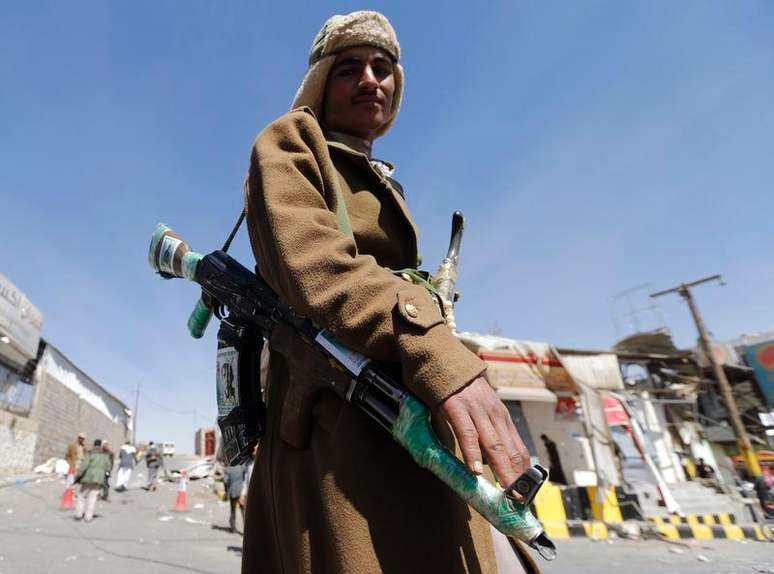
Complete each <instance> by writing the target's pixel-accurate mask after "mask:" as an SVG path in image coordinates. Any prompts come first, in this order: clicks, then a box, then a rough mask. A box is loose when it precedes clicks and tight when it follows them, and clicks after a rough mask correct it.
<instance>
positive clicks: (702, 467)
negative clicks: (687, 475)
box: [696, 458, 715, 479]
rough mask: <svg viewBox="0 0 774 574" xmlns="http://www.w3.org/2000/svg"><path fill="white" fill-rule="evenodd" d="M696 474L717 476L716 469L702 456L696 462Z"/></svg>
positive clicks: (702, 476)
mask: <svg viewBox="0 0 774 574" xmlns="http://www.w3.org/2000/svg"><path fill="white" fill-rule="evenodd" d="M696 476H698V477H699V478H708V479H709V478H715V469H714V468H712V467H711V466H710V465H708V464H707V463H706V462H704V459H703V458H700V459H699V460H698V462H697V463H696Z"/></svg>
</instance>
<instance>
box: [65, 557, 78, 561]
mask: <svg viewBox="0 0 774 574" xmlns="http://www.w3.org/2000/svg"><path fill="white" fill-rule="evenodd" d="M77 559H78V557H77V556H68V557H67V558H65V562H72V561H73V560H77Z"/></svg>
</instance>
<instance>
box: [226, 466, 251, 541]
mask: <svg viewBox="0 0 774 574" xmlns="http://www.w3.org/2000/svg"><path fill="white" fill-rule="evenodd" d="M246 472H247V468H246V467H245V465H244V464H237V465H234V466H227V467H226V468H225V469H224V470H223V486H225V487H226V497H228V501H229V505H230V512H231V514H230V515H229V519H228V526H229V528H230V529H231V532H236V509H237V506H239V510H241V512H242V524H244V523H245V506H244V491H243V490H244V486H245V474H246Z"/></svg>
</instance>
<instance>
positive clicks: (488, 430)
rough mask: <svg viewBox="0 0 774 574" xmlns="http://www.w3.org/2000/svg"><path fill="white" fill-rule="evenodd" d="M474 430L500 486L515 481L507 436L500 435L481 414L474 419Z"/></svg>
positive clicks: (484, 415)
mask: <svg viewBox="0 0 774 574" xmlns="http://www.w3.org/2000/svg"><path fill="white" fill-rule="evenodd" d="M474 422H475V424H476V428H477V429H478V432H479V442H480V443H481V446H482V447H483V449H484V454H485V455H486V459H487V461H488V462H489V466H491V467H492V470H493V471H494V473H495V476H496V477H497V480H498V481H500V484H502V485H507V484H510V483H511V482H513V481H514V480H516V474H515V473H514V471H513V468H512V466H511V460H510V458H509V456H508V447H507V446H506V441H507V440H508V438H509V437H508V436H505V435H501V434H500V433H499V432H497V430H496V429H495V427H494V425H493V424H492V422H491V420H490V419H489V416H487V415H486V413H481V415H480V416H478V417H476V418H475V419H474Z"/></svg>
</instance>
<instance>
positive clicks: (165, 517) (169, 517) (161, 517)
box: [159, 516, 174, 522]
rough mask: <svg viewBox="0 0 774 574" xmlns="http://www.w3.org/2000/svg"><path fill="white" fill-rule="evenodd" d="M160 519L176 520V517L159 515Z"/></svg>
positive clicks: (164, 520)
mask: <svg viewBox="0 0 774 574" xmlns="http://www.w3.org/2000/svg"><path fill="white" fill-rule="evenodd" d="M159 520H161V522H169V521H170V520H174V518H173V517H172V516H159Z"/></svg>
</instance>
